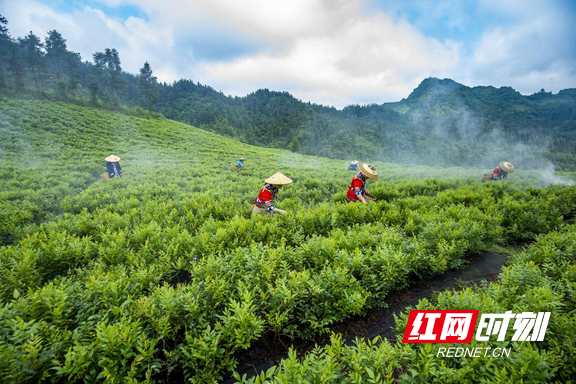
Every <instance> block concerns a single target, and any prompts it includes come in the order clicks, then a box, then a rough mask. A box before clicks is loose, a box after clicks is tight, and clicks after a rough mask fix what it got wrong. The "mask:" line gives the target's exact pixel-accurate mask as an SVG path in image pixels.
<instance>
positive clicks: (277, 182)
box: [252, 172, 292, 216]
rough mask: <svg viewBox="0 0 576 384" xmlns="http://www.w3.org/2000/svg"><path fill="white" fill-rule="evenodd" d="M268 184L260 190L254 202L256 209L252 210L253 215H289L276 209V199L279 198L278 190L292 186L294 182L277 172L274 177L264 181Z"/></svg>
mask: <svg viewBox="0 0 576 384" xmlns="http://www.w3.org/2000/svg"><path fill="white" fill-rule="evenodd" d="M264 182H265V183H266V184H264V186H263V187H262V189H261V190H260V193H259V194H258V197H257V198H256V201H254V208H253V209H252V213H253V214H257V215H266V214H269V215H270V216H274V213H275V212H278V213H282V214H287V213H288V212H286V211H283V210H281V209H278V208H276V206H275V205H274V204H275V203H276V198H277V197H278V189H279V188H280V187H282V186H283V185H287V184H292V180H290V179H289V178H287V177H286V176H284V175H283V174H281V173H280V172H276V173H275V174H274V175H273V176H270V177H269V178H267V179H266V180H264Z"/></svg>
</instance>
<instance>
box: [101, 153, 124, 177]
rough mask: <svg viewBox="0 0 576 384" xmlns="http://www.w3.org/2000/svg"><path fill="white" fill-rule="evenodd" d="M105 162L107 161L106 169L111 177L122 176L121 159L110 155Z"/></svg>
mask: <svg viewBox="0 0 576 384" xmlns="http://www.w3.org/2000/svg"><path fill="white" fill-rule="evenodd" d="M104 160H106V169H107V170H108V175H109V176H110V177H121V176H122V167H120V163H119V161H120V158H119V157H118V156H114V155H110V156H108V157H106V158H105V159H104Z"/></svg>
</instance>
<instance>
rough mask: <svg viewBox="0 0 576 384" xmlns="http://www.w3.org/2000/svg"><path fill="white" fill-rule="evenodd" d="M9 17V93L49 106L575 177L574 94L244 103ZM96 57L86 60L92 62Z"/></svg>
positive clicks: (2, 22) (0, 49)
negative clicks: (84, 54)
mask: <svg viewBox="0 0 576 384" xmlns="http://www.w3.org/2000/svg"><path fill="white" fill-rule="evenodd" d="M8 26H9V21H8V20H6V19H5V18H4V17H2V16H1V15H0V96H9V97H20V98H29V99H47V100H52V101H62V102H67V103H71V104H76V105H83V106H92V107H96V108H102V109H107V110H112V111H118V112H122V113H125V114H129V115H137V116H158V115H160V114H162V115H163V116H165V117H166V118H169V119H173V120H177V121H180V122H183V123H186V124H190V125H193V126H196V127H199V128H201V129H203V130H207V131H212V132H215V133H218V134H220V135H223V136H226V137H229V138H233V139H237V140H239V141H241V142H243V143H248V144H252V145H257V146H262V147H273V148H279V149H288V150H290V151H292V152H295V153H300V154H306V155H315V156H323V157H328V158H332V159H341V160H349V159H352V158H364V159H369V160H370V161H377V160H378V161H386V162H394V163H403V164H422V165H436V166H453V165H467V166H475V167H491V166H492V164H494V163H497V162H499V161H501V159H502V158H506V159H508V160H509V161H512V162H513V163H514V164H516V165H517V166H518V167H519V168H521V169H552V168H555V169H557V170H562V171H576V165H575V164H576V90H575V89H565V90H562V91H560V92H558V94H555V95H553V94H551V93H549V92H545V91H544V90H542V91H540V92H538V93H535V94H533V95H530V96H524V95H521V94H520V93H519V92H517V91H515V90H514V89H512V88H510V87H501V88H495V87H492V86H481V87H467V86H465V85H462V84H459V83H457V82H455V81H453V80H451V79H436V78H428V79H424V80H423V81H422V82H421V84H419V85H418V86H417V87H416V88H415V89H414V91H413V92H412V93H411V94H410V95H407V97H406V98H405V99H403V100H401V101H398V102H394V103H384V104H382V105H378V104H374V103H373V104H369V105H349V106H346V107H345V108H343V109H342V110H338V109H336V108H334V107H330V106H323V105H318V104H314V103H313V102H303V101H301V100H298V99H297V98H295V97H294V96H293V95H291V94H290V93H288V92H283V91H282V90H279V91H274V90H269V89H259V90H255V91H254V92H252V93H250V94H248V95H246V96H243V97H232V96H227V95H225V94H224V93H223V92H221V91H218V90H216V89H214V88H212V87H211V86H210V85H205V84H204V85H203V84H200V83H198V82H194V81H192V80H190V79H180V80H178V81H175V82H173V83H172V84H166V83H158V81H157V79H156V77H154V75H153V69H152V68H151V67H150V65H149V64H148V63H147V62H146V63H143V67H142V68H141V69H140V73H139V74H138V75H134V74H131V73H127V72H125V71H124V70H123V69H122V65H121V52H118V51H117V50H116V49H114V48H106V49H104V50H103V51H102V52H94V53H93V55H92V58H91V59H92V62H90V61H82V58H81V57H80V55H79V54H78V53H75V52H71V51H69V50H68V48H67V45H66V39H65V36H62V35H61V34H60V33H59V32H57V31H56V30H51V31H49V32H48V34H47V36H46V37H45V38H44V42H42V39H41V38H40V37H38V36H36V35H35V34H34V33H33V32H30V33H29V34H28V35H26V36H24V37H20V38H15V37H13V36H11V35H10V31H9V28H8ZM85 59H86V58H85Z"/></svg>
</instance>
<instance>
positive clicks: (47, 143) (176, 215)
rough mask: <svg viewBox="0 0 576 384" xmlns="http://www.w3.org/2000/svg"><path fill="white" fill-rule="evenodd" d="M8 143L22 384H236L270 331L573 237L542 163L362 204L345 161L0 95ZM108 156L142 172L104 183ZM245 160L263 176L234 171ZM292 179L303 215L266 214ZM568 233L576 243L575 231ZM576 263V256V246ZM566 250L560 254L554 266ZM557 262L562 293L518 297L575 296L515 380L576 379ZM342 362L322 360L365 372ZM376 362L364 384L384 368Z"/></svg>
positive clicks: (2, 217)
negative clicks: (505, 176)
mask: <svg viewBox="0 0 576 384" xmlns="http://www.w3.org/2000/svg"><path fill="white" fill-rule="evenodd" d="M0 137H2V140H1V141H0V236H1V238H2V242H3V245H2V246H1V247H0V381H1V382H6V383H11V382H13V383H37V382H82V381H84V382H110V383H118V382H166V383H168V382H175V381H180V380H184V379H186V380H190V381H191V382H196V383H208V382H218V381H219V380H220V379H221V377H222V375H223V374H224V372H225V371H227V370H230V369H233V368H234V367H235V363H236V356H237V355H238V353H239V352H240V351H243V350H245V349H246V348H249V347H250V346H251V345H253V344H254V343H255V342H256V341H257V340H260V339H261V338H262V337H263V336H264V335H274V337H277V338H282V340H296V339H307V340H312V339H314V338H315V337H317V336H318V335H323V334H327V333H329V332H330V331H331V330H332V327H333V326H334V325H335V324H337V323H339V322H341V321H343V320H344V319H347V318H350V317H351V316H355V315H361V314H364V313H366V311H367V310H368V309H369V308H373V307H377V306H385V305H386V302H387V300H389V297H390V295H392V294H393V293H394V292H395V291H396V290H398V289H402V288H405V287H407V286H408V285H410V283H411V282H413V281H414V280H415V279H417V278H418V277H430V276H433V275H438V274H442V273H444V272H446V271H447V270H449V269H451V268H457V267H460V266H462V265H464V264H466V262H467V260H469V259H470V258H474V256H475V255H476V254H477V253H478V252H479V251H481V250H483V249H486V248H488V247H492V246H495V245H499V246H506V245H516V244H518V243H526V242H531V241H533V240H534V239H537V238H538V236H540V235H543V234H550V235H549V236H555V235H554V234H553V233H552V232H553V231H563V230H564V229H565V228H566V224H569V223H571V222H572V221H573V215H574V213H575V212H574V207H575V206H576V189H575V188H574V187H572V186H568V185H550V186H548V187H544V185H547V184H548V181H547V180H548V179H547V178H546V177H548V176H550V175H546V174H544V173H542V172H539V171H523V170H519V171H517V172H516V173H514V174H513V175H511V177H510V179H509V181H508V182H501V183H486V184H482V183H480V181H479V178H480V176H481V174H482V173H486V172H488V171H489V169H478V168H458V167H452V168H451V167H444V168H432V167H424V166H411V167H407V166H402V165H394V164H389V163H379V162H376V163H375V166H376V168H377V169H378V172H379V174H380V175H381V180H380V181H377V182H376V181H369V182H368V188H369V190H370V191H371V192H372V193H373V194H374V195H376V196H377V198H378V201H376V202H375V203H371V204H370V205H361V204H352V205H347V204H345V203H344V196H345V193H346V188H347V187H348V185H349V183H350V180H351V178H352V173H350V172H347V171H346V170H345V169H346V166H347V163H346V162H345V161H341V160H329V159H326V158H322V157H314V156H303V155H298V154H294V153H292V152H289V151H286V150H280V149H266V148H261V147H255V146H251V145H247V144H241V143H239V142H237V141H234V140H231V139H228V138H225V137H222V136H219V135H217V134H214V133H210V132H207V131H205V130H201V129H198V128H194V127H191V126H188V125H185V124H182V123H179V122H175V121H171V120H166V119H141V118H136V117H130V116H126V115H123V114H118V113H113V112H109V111H103V110H98V109H92V108H87V107H79V106H74V105H70V104H66V103H55V102H49V101H46V100H29V101H26V100H20V99H12V98H3V99H0ZM110 153H114V154H116V155H118V156H120V157H121V158H122V161H121V164H122V166H123V170H124V177H122V178H117V179H112V180H99V179H98V175H99V174H100V173H102V172H104V171H105V167H104V160H103V158H104V157H105V156H107V155H109V154H110ZM240 156H243V157H246V158H247V160H246V162H245V164H246V169H244V170H240V171H236V170H233V165H234V164H235V162H236V160H237V158H238V157H240ZM359 160H363V159H359ZM276 171H281V172H283V173H284V174H285V175H287V176H288V177H290V178H291V179H292V180H294V183H293V184H292V185H289V186H286V187H283V188H282V189H281V191H280V197H279V200H278V202H277V206H278V207H279V208H282V209H285V210H287V211H288V212H289V215H287V216H281V215H276V216H275V217H274V218H269V217H252V216H251V209H252V204H253V201H254V198H255V197H256V195H257V193H258V190H259V189H260V188H261V187H262V184H263V180H264V179H265V178H266V177H268V176H270V175H272V174H273V173H274V172H276ZM557 236H561V235H557ZM562 241H564V243H566V244H564V243H562V244H564V245H562V247H564V248H566V247H568V248H569V247H573V239H572V238H571V237H569V238H567V240H562ZM558 242H561V240H558ZM562 247H560V245H558V247H557V249H564V248H562ZM570 249H572V248H570ZM562 254H563V255H565V256H563V257H564V259H562V260H563V261H562V262H563V263H565V264H566V265H568V264H570V263H572V264H573V263H574V260H573V256H574V253H573V252H571V251H570V252H568V251H566V252H564V253H562ZM554 255H555V253H554V252H553V250H548V249H545V248H543V249H542V250H541V252H540V253H539V254H538V261H539V262H543V260H544V261H545V260H546V258H547V257H553V256H554ZM543 263H544V262H543ZM544 264H545V263H544ZM562 265H563V266H564V264H562ZM546 268H548V269H547V270H546V271H547V272H546V273H549V274H550V275H551V276H554V278H555V281H559V282H561V283H562V284H558V285H552V284H548V285H546V284H541V282H543V281H544V280H530V279H529V278H526V279H523V280H520V281H517V282H516V283H515V284H516V287H517V290H516V291H514V292H521V291H522V289H524V290H526V289H528V288H526V287H528V286H530V287H532V286H534V285H537V286H538V288H539V289H541V291H538V292H537V293H533V294H532V296H530V295H528V298H524V299H523V301H522V303H523V307H522V309H525V310H539V309H542V308H543V307H542V305H541V301H540V300H539V297H540V296H538V295H542V297H552V296H553V297H554V300H556V301H558V302H562V303H563V305H557V306H555V307H554V310H555V314H556V315H555V316H554V317H553V318H552V319H551V320H550V329H549V334H548V336H547V337H548V338H547V343H546V344H545V345H539V346H538V348H542V353H534V352H531V351H533V348H536V346H535V345H534V343H525V344H523V345H522V346H519V347H518V356H520V358H518V359H516V360H514V359H513V360H510V361H495V362H492V363H491V364H492V365H490V369H498V370H499V371H498V372H499V373H498V374H499V375H500V376H501V377H502V378H503V379H505V378H509V379H510V380H515V381H516V380H517V379H524V380H527V379H528V378H530V377H536V378H539V379H540V378H543V380H542V381H548V380H552V379H558V380H560V381H565V380H567V379H568V378H570V377H573V368H570V367H574V366H575V364H574V363H575V362H576V360H575V359H574V356H573V354H572V352H571V349H570V348H571V346H570V345H569V343H568V342H567V341H566V340H565V339H564V335H566V334H567V333H568V332H571V331H570V330H572V332H573V330H574V329H575V328H574V326H573V325H574V323H573V321H574V320H573V317H570V314H571V313H573V311H574V309H575V306H574V303H575V301H574V300H573V294H572V293H573V292H572V290H571V289H570V288H569V287H571V286H572V285H573V284H574V273H573V272H570V271H571V269H569V268H564V267H562V269H561V272H562V273H560V272H558V271H557V270H556V269H554V268H552V267H550V266H549V265H548V264H546ZM555 273H560V274H555ZM520 275H521V276H522V274H520ZM530 276H532V275H530ZM546 281H548V280H546ZM518 287H520V288H518ZM510 292H512V291H510ZM546 295H548V296H546ZM504 296H505V295H504V294H502V297H496V298H494V300H495V301H496V302H498V303H500V302H501V304H498V305H502V307H506V305H507V302H505V301H504V299H506V300H511V299H510V297H508V296H506V297H504ZM498 308H499V307H498ZM506 308H508V307H506ZM399 324H400V325H401V324H402V323H401V321H400V322H399ZM571 324H572V325H571ZM383 345H384V346H383V347H381V348H391V349H390V351H393V352H391V353H390V354H389V355H388V356H386V355H385V354H384V353H381V352H378V351H377V350H376V349H375V348H376V346H371V347H369V348H368V349H366V350H365V351H364V352H362V353H366V354H367V355H362V356H375V357H376V358H366V357H362V358H363V359H366V361H368V360H370V361H373V362H376V363H377V365H378V367H380V368H382V367H384V366H386V367H388V366H390V367H392V369H393V370H394V369H401V370H402V371H403V372H406V370H408V369H410V368H411V367H413V368H414V369H416V370H420V368H419V367H420V365H419V364H421V363H422V361H424V360H419V357H418V356H421V354H420V353H419V352H418V351H420V352H422V353H424V352H425V350H424V348H420V347H413V348H409V347H404V346H402V345H401V344H399V345H398V346H397V347H392V346H391V345H390V344H389V343H387V342H386V343H384V344H383ZM404 348H405V349H404ZM410 351H417V352H415V353H414V354H412V355H411V354H409V352H410ZM351 353H352V352H351ZM422 356H423V355H422ZM527 357H530V359H531V360H530V361H531V362H532V363H533V364H532V365H529V366H528V367H527V368H526V366H525V364H526V358H527ZM321 359H322V357H321V356H318V358H317V359H316V360H314V361H316V362H318V364H322V362H321ZM478 361H479V362H482V361H483V360H482V359H480V360H478ZM298 364H299V363H298V362H294V363H293V364H292V365H291V366H292V367H293V368H294V369H299V368H296V367H297V366H299V365H298ZM339 364H344V363H343V362H340V361H336V360H334V361H332V362H330V363H328V364H327V365H326V366H328V367H331V368H324V369H327V370H328V369H330V370H332V371H334V372H336V367H339V368H338V372H348V373H344V374H345V375H348V374H350V375H351V372H352V368H350V367H349V366H348V365H345V364H344V365H339ZM346 364H348V363H346ZM389 364H391V365H389ZM422 364H425V361H424V363H422ZM503 364H506V365H505V366H504V365H503ZM365 366H366V367H368V365H365ZM373 368H374V367H373ZM380 368H379V369H380ZM504 368H506V369H504ZM511 368H513V369H514V371H513V372H512V371H511V370H510V369H511ZM354 369H356V368H354ZM358 369H359V371H358V373H357V375H360V377H364V378H365V380H368V378H369V376H370V375H371V374H373V373H374V372H373V371H372V373H371V372H370V371H368V370H365V369H364V368H362V367H361V368H358ZM374 369H375V368H374ZM382 369H384V368H382ZM386 369H387V368H386ZM458 369H460V368H458V367H456V368H454V370H456V371H458ZM278 372H279V374H280V373H281V372H280V371H278ZM318 372H321V370H318ZM422 372H424V370H422ZM473 372H474V371H473V370H472V371H470V370H466V369H465V368H462V370H461V371H458V372H457V374H458V375H461V376H460V377H465V378H469V377H471V375H472V374H473ZM355 374H356V373H355ZM377 374H378V375H380V374H381V371H377ZM384 374H385V372H384V371H382V375H384ZM386 374H388V373H386ZM288 377H292V376H288ZM342 377H343V376H335V378H333V379H331V380H332V381H329V382H334V383H336V382H343V381H342ZM347 377H348V376H347ZM350 377H352V376H350ZM354 377H356V376H354ZM382 377H385V376H382ZM391 377H392V376H391ZM393 377H396V378H398V375H396V376H393ZM278 380H280V379H278ZM401 380H404V379H401ZM406 380H407V381H409V380H408V379H406ZM276 382H281V381H276ZM284 382H291V381H290V379H289V378H288V379H285V380H284ZM292 382H293V381H292Z"/></svg>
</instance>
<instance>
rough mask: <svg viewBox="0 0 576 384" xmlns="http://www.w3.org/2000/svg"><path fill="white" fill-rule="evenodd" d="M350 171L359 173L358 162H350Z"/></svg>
mask: <svg viewBox="0 0 576 384" xmlns="http://www.w3.org/2000/svg"><path fill="white" fill-rule="evenodd" d="M348 170H349V171H358V170H359V169H358V160H354V161H351V162H350V165H349V166H348Z"/></svg>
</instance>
